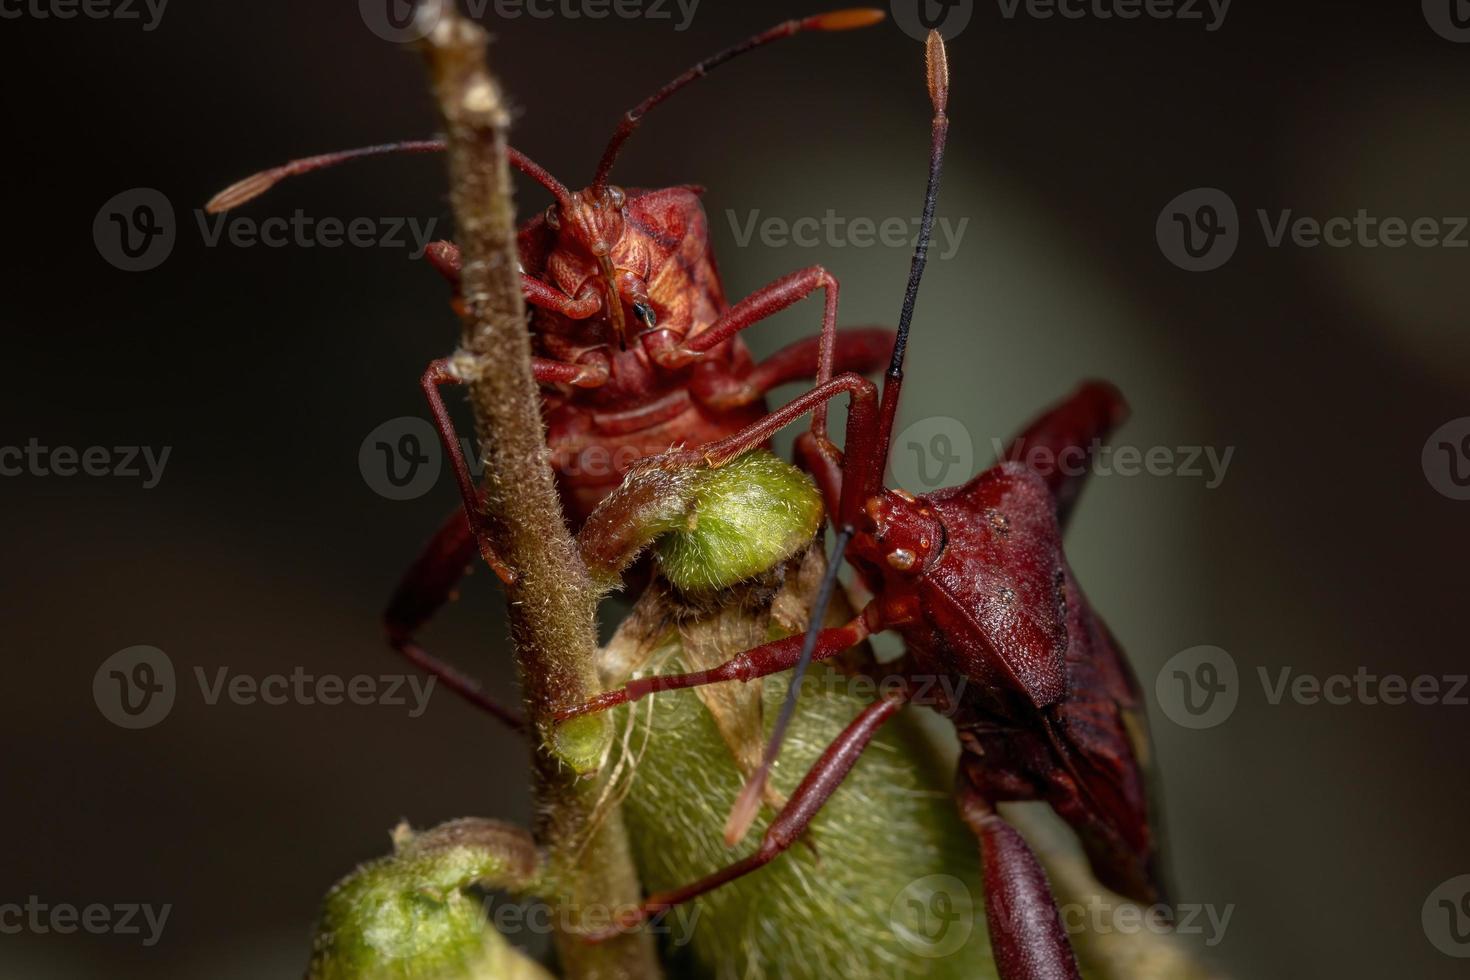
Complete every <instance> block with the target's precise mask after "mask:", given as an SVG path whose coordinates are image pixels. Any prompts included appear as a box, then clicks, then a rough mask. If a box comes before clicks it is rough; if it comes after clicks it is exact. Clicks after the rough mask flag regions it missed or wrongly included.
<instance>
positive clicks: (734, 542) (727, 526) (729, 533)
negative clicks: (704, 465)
mask: <svg viewBox="0 0 1470 980" xmlns="http://www.w3.org/2000/svg"><path fill="white" fill-rule="evenodd" d="M691 493H692V501H691V505H690V506H689V508H688V510H687V513H686V517H685V519H684V520H683V521H682V522H681V523H680V524H678V525H676V526H674V527H672V528H670V529H669V530H668V531H667V533H665V534H663V535H662V536H661V537H660V538H659V539H658V541H657V543H656V544H655V545H654V548H655V551H656V553H657V555H658V560H659V565H660V570H661V571H662V573H663V575H664V577H665V578H666V579H668V580H669V582H670V583H671V584H673V586H674V587H675V588H677V589H679V590H680V591H682V592H693V593H700V592H713V591H717V590H719V589H724V588H728V587H730V586H732V585H734V584H735V583H737V582H740V581H743V580H745V579H748V578H751V577H753V576H756V575H760V574H762V573H764V572H766V571H769V570H770V569H772V568H775V567H776V566H778V565H780V564H781V563H782V562H783V561H785V560H786V559H788V558H790V557H791V556H793V555H795V554H797V553H799V552H800V551H801V550H802V549H804V548H806V547H807V546H808V545H809V544H811V540H812V536H813V535H815V534H816V533H817V528H818V527H819V526H820V525H821V522H822V496H821V494H820V493H818V492H817V488H816V485H815V484H814V483H813V482H812V479H811V477H809V476H807V475H806V474H805V473H803V472H801V471H800V470H798V469H797V468H796V467H794V466H792V465H791V464H790V463H787V462H784V461H782V460H780V459H777V458H776V457H775V456H773V455H772V454H770V453H768V452H766V451H765V450H763V449H762V450H755V451H753V452H748V453H746V454H745V455H743V456H741V457H739V458H737V459H735V460H732V461H731V462H729V463H727V464H726V465H724V466H721V467H719V468H717V469H707V470H701V471H699V472H698V477H697V479H696V481H695V482H694V483H693V485H692V487H691Z"/></svg>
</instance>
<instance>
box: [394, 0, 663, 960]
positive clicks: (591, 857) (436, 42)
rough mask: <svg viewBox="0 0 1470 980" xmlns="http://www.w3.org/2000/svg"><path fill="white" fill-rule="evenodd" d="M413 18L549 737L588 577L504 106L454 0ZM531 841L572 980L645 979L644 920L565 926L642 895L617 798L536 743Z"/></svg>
mask: <svg viewBox="0 0 1470 980" xmlns="http://www.w3.org/2000/svg"><path fill="white" fill-rule="evenodd" d="M418 16H419V17H420V18H423V19H422V20H421V21H420V23H421V24H423V25H432V26H430V29H429V31H428V33H427V35H426V36H425V39H424V41H423V48H424V51H425V56H426V58H427V61H428V66H429V72H430V76H431V82H432V86H433V91H434V95H435V98H436V100H437V102H438V104H439V108H440V111H441V113H442V114H443V117H444V123H445V128H446V134H447V137H448V151H449V175H450V188H451V190H450V200H451V204H452V206H453V209H454V217H455V224H456V226H457V228H458V236H459V244H460V247H461V249H462V250H463V254H464V267H463V273H462V275H463V295H464V304H465V323H464V339H463V348H464V356H461V357H459V358H458V359H457V363H459V364H460V365H462V367H461V370H460V374H461V377H462V378H463V379H464V380H465V382H466V384H467V386H468V389H469V397H470V404H471V406H472V408H473V410H474V416H475V428H476V432H477V435H478V436H479V440H480V450H481V454H482V458H483V460H484V464H485V475H484V495H485V514H486V517H487V518H488V520H489V522H490V534H491V538H492V540H493V542H494V544H495V547H496V550H497V552H498V553H499V554H500V556H501V557H502V558H503V559H504V560H505V562H506V563H507V564H508V565H509V566H510V567H511V568H512V569H514V570H515V572H516V574H517V579H516V581H515V583H514V584H512V585H510V586H508V592H509V605H510V612H509V618H510V626H511V635H512V638H513V640H514V644H515V651H516V659H517V665H518V668H519V671H520V679H521V687H522V691H523V694H524V697H525V702H526V708H527V712H528V714H529V715H530V718H531V721H532V723H533V725H534V726H535V729H536V731H537V732H538V734H540V735H541V736H543V737H549V734H550V733H551V731H552V729H553V720H552V718H551V710H552V708H553V707H554V706H555V705H559V704H567V703H572V702H577V701H581V700H585V699H587V698H589V697H591V696H593V695H594V694H596V693H597V692H598V690H599V685H598V679H597V672H596V667H595V661H594V657H595V654H596V649H597V630H596V616H597V600H598V597H599V593H598V590H597V589H596V587H595V586H594V584H593V582H592V581H591V579H590V577H589V575H588V573H587V569H586V567H585V565H584V564H583V562H582V559H581V557H580V555H579V554H578V551H577V547H576V544H575V542H574V541H573V539H572V536H571V534H570V532H569V531H568V530H567V527H566V523H565V521H564V520H563V518H562V512H561V504H560V501H559V498H558V497H557V493H556V485H555V481H554V478H553V475H552V472H551V468H550V466H549V464H548V461H547V452H546V448H545V447H546V434H545V431H544V429H543V425H542V421H541V396H540V391H539V389H538V388H537V385H536V382H535V380H534V378H533V377H532V374H531V341H530V336H529V333H528V331H527V329H526V312H525V304H524V299H523V298H522V295H521V284H520V275H519V264H518V258H519V257H518V254H517V251H516V238H515V231H516V229H515V206H514V204H513V202H512V200H511V182H510V170H509V165H508V164H507V161H506V136H505V134H506V129H507V128H508V125H509V112H508V111H507V109H506V106H505V103H504V101H503V99H502V97H501V94H500V88H499V86H498V85H497V84H496V82H495V80H494V79H493V78H492V77H491V75H490V73H489V70H488V68H487V67H486V57H485V48H486V44H487V42H488V36H487V35H486V33H485V31H484V30H483V29H481V28H480V27H479V26H478V25H476V24H474V23H473V22H471V21H469V20H468V19H466V18H464V17H462V16H460V14H459V12H458V11H457V10H456V9H455V5H454V3H453V2H452V0H424V2H423V3H422V4H421V5H420V7H419V10H418ZM533 770H534V787H533V789H534V794H535V809H536V825H535V827H534V828H533V830H534V835H535V838H536V842H537V844H538V845H539V846H540V847H541V848H542V849H543V850H545V852H546V854H547V863H548V869H547V870H548V878H549V880H550V882H551V883H552V892H553V893H554V894H551V895H548V896H547V898H548V899H549V900H552V901H555V902H558V903H564V904H563V905H562V907H560V908H557V909H555V910H554V911H555V913H556V914H554V915H553V916H552V917H551V918H552V921H553V928H555V929H556V933H555V940H556V945H557V951H558V953H559V956H560V959H561V966H562V971H563V975H564V976H565V977H567V978H568V980H612V978H624V977H626V978H638V980H642V978H655V977H658V976H659V975H660V973H661V971H660V969H659V966H658V961H657V959H656V957H655V953H654V948H653V943H652V940H651V938H650V937H649V935H648V934H647V933H646V932H643V931H640V932H636V933H631V934H629V935H626V936H623V937H621V938H618V939H615V940H611V941H609V942H606V943H603V944H600V945H589V944H587V943H585V942H583V941H582V940H581V939H579V938H578V937H577V936H576V935H574V934H572V933H571V932H570V931H568V930H567V928H565V927H566V925H567V923H568V922H569V921H570V922H571V923H576V921H577V920H578V919H579V918H580V917H582V916H590V915H599V916H602V917H603V924H605V922H606V916H607V915H608V914H609V913H610V912H612V911H615V910H618V909H622V908H626V907H628V906H630V905H633V904H636V903H637V902H638V901H639V900H640V897H641V895H640V890H639V886H638V877H637V871H636V869H635V868H634V865H633V861H632V857H631V855H630V852H629V849H628V843H627V837H626V834H625V832H624V829H623V824H622V821H621V818H620V817H619V815H618V813H617V811H616V809H613V810H612V811H611V812H605V813H604V815H602V816H600V817H599V818H598V819H599V820H600V823H598V824H596V825H594V810H595V808H596V803H597V798H598V793H599V784H598V782H597V781H596V780H594V779H586V778H581V777H579V776H578V775H577V774H576V773H574V772H572V771H571V770H570V769H569V768H568V767H567V766H565V765H564V764H563V763H562V762H561V761H559V759H558V757H557V756H556V755H554V754H553V753H551V752H549V751H548V750H547V749H546V747H545V745H538V747H537V750H536V751H535V752H534V753H533Z"/></svg>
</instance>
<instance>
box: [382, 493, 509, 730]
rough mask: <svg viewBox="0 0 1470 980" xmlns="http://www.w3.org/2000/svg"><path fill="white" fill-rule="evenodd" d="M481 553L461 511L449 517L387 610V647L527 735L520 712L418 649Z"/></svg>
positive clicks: (430, 541)
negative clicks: (422, 634)
mask: <svg viewBox="0 0 1470 980" xmlns="http://www.w3.org/2000/svg"><path fill="white" fill-rule="evenodd" d="M476 550H477V546H476V542H475V535H474V533H473V532H472V531H471V530H470V522H469V519H468V518H467V517H466V516H465V512H464V511H463V510H462V509H456V510H455V511H454V513H452V514H450V515H449V519H448V520H447V521H445V522H444V525H443V526H442V527H441V528H439V530H438V531H437V532H436V533H435V534H434V536H433V537H432V538H431V539H429V543H428V544H427V545H426V546H425V547H424V550H423V552H422V553H421V554H420V555H419V557H418V558H417V559H415V560H414V563H413V564H412V565H411V566H409V569H408V571H407V572H406V573H405V574H404V576H403V579H402V581H400V582H399V583H398V588H396V589H395V590H394V591H393V598H392V599H390V600H389V601H388V608H387V610H386V611H385V612H384V613H383V625H384V627H385V628H386V630H387V632H388V643H389V645H390V646H392V647H393V649H394V650H396V651H398V653H400V654H401V655H403V656H404V657H405V658H407V659H408V660H409V661H410V662H411V663H413V664H414V665H415V666H417V667H418V668H419V669H420V670H422V671H424V672H425V673H427V674H429V675H431V676H433V677H436V678H438V680H439V682H440V683H441V684H443V685H444V686H445V687H447V688H449V689H450V690H451V691H453V692H454V693H455V694H458V695H459V696H460V697H462V698H464V699H465V700H466V701H468V702H470V703H471V704H473V705H475V706H476V707H479V708H483V709H484V710H485V711H487V712H489V713H490V714H491V715H493V716H494V717H496V718H498V719H499V720H500V721H502V722H504V723H505V724H507V725H509V726H510V727H511V728H514V729H516V730H517V731H520V732H524V731H526V719H525V718H523V717H522V716H521V715H520V713H519V712H517V711H515V710H513V709H511V708H507V707H505V706H503V705H501V704H499V703H497V702H495V701H493V700H492V699H491V698H489V697H488V696H487V695H486V694H485V692H484V691H482V690H481V689H480V685H479V683H478V682H477V681H475V680H473V679H472V678H470V677H468V676H466V675H465V674H462V673H460V672H459V671H458V670H456V669H455V668H454V667H452V666H450V665H449V664H447V663H445V662H443V661H442V660H439V659H438V658H436V657H434V656H432V655H431V654H430V653H429V652H428V651H427V650H425V649H424V648H423V647H421V646H419V645H418V641H417V639H416V634H417V633H418V631H419V630H421V629H422V628H423V627H424V625H425V624H427V623H428V622H429V620H430V619H432V618H433V617H434V615H435V614H436V613H437V612H438V611H439V610H440V609H441V608H442V607H443V606H444V604H445V603H446V602H448V601H449V599H450V597H451V596H452V595H453V594H454V589H455V587H456V586H457V585H458V584H459V581H460V579H462V578H463V577H464V575H465V572H466V570H467V569H468V566H469V564H470V562H472V561H473V560H474V558H475V551H476Z"/></svg>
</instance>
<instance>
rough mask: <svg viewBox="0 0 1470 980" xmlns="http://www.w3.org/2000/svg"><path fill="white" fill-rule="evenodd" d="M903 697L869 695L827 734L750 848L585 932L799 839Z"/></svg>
mask: <svg viewBox="0 0 1470 980" xmlns="http://www.w3.org/2000/svg"><path fill="white" fill-rule="evenodd" d="M907 699H908V695H907V692H896V693H894V694H893V695H891V696H886V697H883V698H880V699H879V700H877V701H874V702H873V703H872V704H870V705H868V706H867V707H866V708H864V709H863V710H862V711H861V712H860V713H859V714H858V716H857V717H856V718H854V719H853V720H852V721H851V722H850V723H849V724H848V726H847V727H846V728H844V729H843V730H842V732H841V733H840V734H839V735H838V736H837V737H836V738H835V739H833V740H832V744H831V745H829V746H827V748H826V749H825V750H824V751H823V752H822V754H821V756H820V757H819V758H818V759H817V761H816V762H815V763H813V764H812V767H811V769H809V770H808V771H807V774H806V776H805V777H803V778H802V781H801V783H800V785H798V786H797V787H796V790H795V792H793V793H792V794H791V799H790V800H788V801H787V803H786V805H785V806H784V807H782V808H781V812H780V813H778V814H776V816H775V818H774V819H772V820H771V824H770V826H769V827H767V828H766V832H765V835H764V836H763V837H762V838H761V843H760V847H758V848H757V849H756V851H755V853H753V854H751V855H750V856H749V857H745V858H742V859H740V860H739V861H736V862H735V863H734V864H730V865H727V866H726V867H724V868H721V869H720V870H719V871H716V872H715V873H714V874H711V875H708V876H707V877H704V878H701V879H700V880H698V881H696V882H693V883H692V884H688V885H685V886H683V887H682V888H675V889H672V890H670V891H665V892H658V893H656V894H653V895H650V896H648V898H647V900H645V901H644V903H643V904H642V905H641V906H639V907H638V908H637V909H634V910H632V911H631V912H629V913H627V914H624V915H622V916H620V917H619V918H618V921H617V924H616V925H615V926H614V928H613V929H612V930H610V931H608V932H606V933H599V934H597V935H593V936H588V937H587V938H588V939H589V940H590V941H592V942H600V941H602V940H605V939H611V938H612V937H614V936H616V935H618V934H619V933H622V932H625V931H627V930H628V929H631V928H633V927H634V926H637V925H638V924H640V923H642V922H644V921H646V920H647V919H649V918H650V917H652V916H654V915H657V914H658V913H660V912H662V911H664V910H665V909H668V908H671V907H673V906H675V905H679V904H681V903H683V902H687V901H689V900H690V899H693V898H698V897H699V896H700V895H703V894H705V893H706V892H710V891H713V890H714V889H716V888H718V887H720V886H721V885H723V884H726V883H727V882H731V881H734V880H735V879H736V878H739V877H742V876H743V875H747V874H749V873H750V872H752V871H755V870H756V869H758V868H762V867H764V866H765V865H767V864H769V863H770V862H771V861H773V860H774V859H775V858H776V857H778V856H779V855H780V854H781V853H782V852H784V851H786V850H787V849H788V848H790V847H791V845H792V844H794V843H796V841H797V840H798V839H800V837H801V835H802V833H803V832H805V830H806V828H807V825H808V824H810V823H811V822H812V818H813V817H815V816H816V815H817V812H818V811H819V810H821V808H822V805H823V804H825V803H826V802H827V800H829V799H830V798H831V797H832V794H833V793H834V792H836V791H837V787H839V786H841V785H842V781H843V780H844V779H846V778H847V774H848V772H850V771H851V770H852V767H853V765H854V764H855V763H856V762H857V760H858V757H859V756H861V755H862V753H863V750H864V749H866V748H867V747H868V743H869V742H871V741H872V740H873V736H874V735H875V734H877V731H878V729H879V728H881V727H882V725H883V723H884V722H885V721H887V720H888V719H889V718H892V717H893V716H894V715H895V714H896V713H897V712H898V709H899V708H901V707H903V705H904V703H905V701H906V700H907Z"/></svg>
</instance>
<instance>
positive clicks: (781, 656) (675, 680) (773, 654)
mask: <svg viewBox="0 0 1470 980" xmlns="http://www.w3.org/2000/svg"><path fill="white" fill-rule="evenodd" d="M876 619H877V607H876V606H871V605H870V606H868V607H867V608H866V609H864V610H863V611H862V612H861V613H860V614H858V615H857V616H856V617H854V618H853V619H852V620H851V621H850V622H848V623H845V624H843V625H842V626H833V627H831V628H830V629H824V630H822V631H821V632H820V633H818V634H817V647H816V652H815V653H814V654H813V655H812V659H813V660H827V659H830V658H832V657H835V656H837V655H838V654H839V653H841V652H842V651H844V650H847V649H850V648H851V647H855V646H857V645H858V644H859V643H861V642H862V641H863V640H865V639H867V637H868V636H869V635H870V634H871V633H872V632H873V630H874V626H875V621H876ZM803 639H804V635H803V634H801V633H796V634H793V635H791V636H788V637H785V638H784V639H780V640H775V641H773V642H771V643H766V644H762V645H761V646H758V647H756V648H754V649H753V650H747V651H746V652H744V653H742V654H740V655H739V656H737V657H733V658H731V659H730V660H727V661H725V662H724V663H722V664H720V665H719V666H717V667H711V668H709V669H708V670H696V671H691V672H690V673H687V674H664V675H661V676H655V677H640V678H638V679H637V680H634V681H630V682H629V683H628V684H627V685H626V686H625V687H620V688H617V689H615V690H612V691H605V692H603V693H602V694H599V695H598V696H597V697H595V698H593V699H592V700H590V701H586V702H583V703H582V704H578V705H573V706H572V707H570V708H563V709H561V710H560V711H558V712H557V713H556V717H557V719H558V720H565V719H567V718H575V717H576V716H578V715H585V714H591V713H592V712H595V711H605V710H607V709H608V708H612V707H616V706H617V705H620V704H627V703H629V702H632V701H637V700H639V699H640V698H644V697H647V696H648V695H650V694H654V693H657V692H659V691H679V690H684V689H686V688H691V687H703V686H704V685H706V684H719V683H722V682H724V681H753V680H756V679H757V678H760V677H768V676H770V675H771V674H776V673H780V672H781V671H783V670H790V669H791V668H792V667H794V666H796V660H797V657H798V656H799V655H800V654H801V642H802V640H803Z"/></svg>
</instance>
